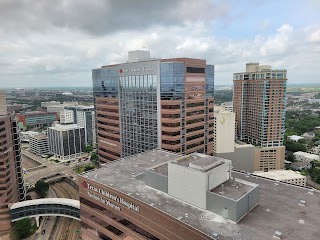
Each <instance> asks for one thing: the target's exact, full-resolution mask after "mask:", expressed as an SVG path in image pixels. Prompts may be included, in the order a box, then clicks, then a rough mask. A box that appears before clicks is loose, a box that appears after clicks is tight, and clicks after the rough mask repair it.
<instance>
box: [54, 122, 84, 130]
mask: <svg viewBox="0 0 320 240" xmlns="http://www.w3.org/2000/svg"><path fill="white" fill-rule="evenodd" d="M49 128H50V129H55V130H60V131H63V130H72V129H78V128H83V127H79V126H78V125H77V124H66V125H63V124H58V123H56V124H55V126H54V127H49Z"/></svg>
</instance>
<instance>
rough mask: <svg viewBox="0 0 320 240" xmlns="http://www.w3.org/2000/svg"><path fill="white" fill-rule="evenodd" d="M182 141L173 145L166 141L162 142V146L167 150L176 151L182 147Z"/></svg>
mask: <svg viewBox="0 0 320 240" xmlns="http://www.w3.org/2000/svg"><path fill="white" fill-rule="evenodd" d="M181 146H182V145H181V143H178V144H175V145H171V144H166V143H161V148H163V149H166V150H170V151H175V150H179V151H180V149H181Z"/></svg>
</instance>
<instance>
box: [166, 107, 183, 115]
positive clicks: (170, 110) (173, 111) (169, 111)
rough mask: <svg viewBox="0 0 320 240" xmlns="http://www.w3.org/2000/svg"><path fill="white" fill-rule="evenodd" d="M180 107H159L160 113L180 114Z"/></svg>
mask: <svg viewBox="0 0 320 240" xmlns="http://www.w3.org/2000/svg"><path fill="white" fill-rule="evenodd" d="M181 111H182V110H181V109H165V108H162V109H161V114H181Z"/></svg>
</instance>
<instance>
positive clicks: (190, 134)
mask: <svg viewBox="0 0 320 240" xmlns="http://www.w3.org/2000/svg"><path fill="white" fill-rule="evenodd" d="M188 129H189V128H188ZM204 131H205V130H204V129H200V130H196V131H192V132H189V133H186V134H185V136H186V137H190V136H193V135H198V134H200V133H203V134H204Z"/></svg>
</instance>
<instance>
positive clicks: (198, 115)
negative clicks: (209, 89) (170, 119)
mask: <svg viewBox="0 0 320 240" xmlns="http://www.w3.org/2000/svg"><path fill="white" fill-rule="evenodd" d="M205 117H206V114H205V113H195V114H193V115H190V116H188V115H186V116H185V119H186V121H187V120H193V119H198V118H204V119H205Z"/></svg>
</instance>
